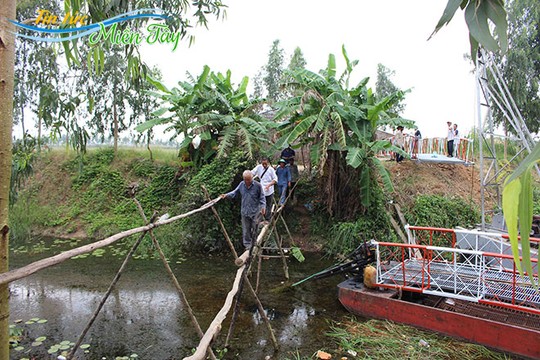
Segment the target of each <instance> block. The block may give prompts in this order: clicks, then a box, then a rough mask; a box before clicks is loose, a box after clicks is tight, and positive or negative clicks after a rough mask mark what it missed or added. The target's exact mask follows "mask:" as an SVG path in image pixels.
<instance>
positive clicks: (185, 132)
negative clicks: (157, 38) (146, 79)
mask: <svg viewBox="0 0 540 360" xmlns="http://www.w3.org/2000/svg"><path fill="white" fill-rule="evenodd" d="M189 77H190V81H180V82H179V85H180V88H172V89H167V87H165V85H164V84H162V83H161V82H159V81H156V80H155V79H150V81H152V83H153V84H154V85H155V87H156V88H157V89H158V90H160V92H161V95H160V98H161V99H162V100H163V106H162V108H161V109H159V110H157V111H155V112H154V115H155V118H154V119H152V120H149V121H147V122H146V123H143V124H141V125H139V126H137V128H136V129H137V130H138V131H140V132H143V131H146V130H147V129H150V128H152V127H153V126H156V125H161V124H167V125H169V127H168V128H167V131H173V132H174V133H175V136H179V137H181V138H182V140H183V141H182V143H181V144H180V152H181V154H184V155H185V156H186V158H187V159H186V160H190V162H191V163H193V164H194V165H195V166H199V165H201V164H202V163H206V162H209V161H210V160H211V159H212V158H213V157H215V156H217V157H221V156H227V155H228V154H229V152H230V150H231V149H232V148H233V147H235V146H236V147H242V148H243V149H244V150H245V152H246V155H247V157H249V158H253V157H254V155H255V153H256V152H257V151H258V150H259V149H260V148H261V145H262V144H264V143H265V142H267V140H266V134H267V132H268V129H267V125H269V124H268V121H266V120H265V119H264V118H263V117H262V116H260V115H259V114H258V113H257V111H256V110H257V109H258V105H259V104H260V102H261V100H260V99H252V100H249V99H248V96H247V93H246V89H247V86H248V78H247V77H244V78H243V79H242V81H241V82H240V84H239V85H238V86H235V85H234V84H233V83H232V82H231V72H230V70H229V71H227V72H226V73H225V74H222V73H219V72H218V73H214V72H212V71H211V70H210V68H209V67H208V66H205V67H204V69H203V71H202V73H201V74H200V75H199V76H198V77H197V78H196V79H195V78H193V77H192V76H191V75H190V76H189ZM194 143H197V145H194Z"/></svg>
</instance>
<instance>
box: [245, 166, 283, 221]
mask: <svg viewBox="0 0 540 360" xmlns="http://www.w3.org/2000/svg"><path fill="white" fill-rule="evenodd" d="M251 173H252V174H253V178H259V181H260V183H261V185H262V187H263V192H264V197H265V198H266V214H265V219H266V220H267V221H270V218H271V216H272V203H273V198H274V185H275V184H277V181H278V178H277V175H276V171H275V170H274V168H273V167H271V166H270V161H269V160H268V158H267V157H263V158H262V159H261V163H260V164H259V165H257V166H255V168H254V169H253V170H251Z"/></svg>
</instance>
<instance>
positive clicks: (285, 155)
mask: <svg viewBox="0 0 540 360" xmlns="http://www.w3.org/2000/svg"><path fill="white" fill-rule="evenodd" d="M295 154H296V152H295V151H294V150H293V149H291V147H290V146H287V147H286V148H285V149H283V151H282V152H281V158H282V159H283V160H285V161H289V159H290V158H292V157H294V156H295Z"/></svg>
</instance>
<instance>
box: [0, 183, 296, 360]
mask: <svg viewBox="0 0 540 360" xmlns="http://www.w3.org/2000/svg"><path fill="white" fill-rule="evenodd" d="M297 184H298V182H297ZM202 190H203V192H204V194H205V196H206V198H207V200H208V202H207V203H205V204H204V205H202V206H201V207H199V208H197V209H194V210H191V211H189V212H186V213H184V214H180V215H176V216H173V217H170V218H169V217H168V216H161V217H158V214H157V212H154V214H153V215H152V217H151V218H150V219H149V220H148V218H147V217H146V214H145V212H144V210H143V208H142V206H141V204H140V202H139V201H138V200H137V199H136V197H135V194H134V193H132V194H131V195H132V198H133V201H134V202H135V204H136V205H137V209H138V211H139V213H140V216H141V218H142V219H143V220H144V222H145V223H146V225H144V226H140V227H137V228H133V229H130V230H126V231H122V232H120V233H117V234H115V235H112V236H110V237H108V238H105V239H103V240H100V241H96V242H94V243H91V244H88V245H84V246H81V247H78V248H75V249H71V250H68V251H65V252H62V253H60V254H57V255H54V256H52V257H48V258H45V259H42V260H39V261H36V262H33V263H31V264H29V265H26V266H23V267H21V268H18V269H14V270H11V271H9V272H5V273H2V274H0V284H8V283H10V282H13V281H16V280H20V279H23V278H25V277H27V276H30V275H32V274H34V273H36V272H38V271H40V270H43V269H46V268H48V267H51V266H54V265H57V264H60V263H62V262H64V261H66V260H69V259H71V258H73V257H75V256H77V255H81V254H86V253H89V252H92V251H94V250H96V249H99V248H103V247H106V246H109V245H111V244H113V243H115V242H117V241H119V240H122V239H124V238H126V237H129V236H132V235H135V234H139V236H138V237H137V239H136V241H135V242H134V243H133V245H132V247H131V249H130V250H129V252H128V254H127V255H126V257H125V259H124V261H123V262H122V264H121V266H120V268H119V269H118V271H117V273H116V275H115V276H114V278H113V280H112V281H111V284H110V285H109V288H108V289H107V291H106V292H105V294H104V295H103V297H102V299H101V301H100V303H99V305H98V306H97V308H96V309H95V311H94V312H93V314H92V316H91V317H90V319H89V321H88V323H87V324H86V326H85V328H84V330H83V331H82V332H81V334H80V335H79V337H78V339H77V341H76V343H75V345H74V347H73V349H72V350H71V352H70V353H69V354H68V356H67V359H73V358H74V356H75V353H76V352H77V350H78V349H79V347H80V345H81V344H82V342H83V340H84V338H85V336H86V334H87V332H88V330H90V328H91V327H92V324H93V323H94V321H95V319H96V318H97V316H98V315H99V313H100V311H101V309H102V308H103V306H104V305H105V302H106V301H107V299H108V297H109V295H110V294H111V292H112V291H113V289H114V288H115V286H116V284H117V283H118V280H119V279H120V277H121V275H122V273H123V271H124V270H125V268H126V265H127V263H128V262H129V260H130V259H131V258H132V257H133V254H134V253H135V251H136V250H137V248H138V246H139V245H140V243H141V242H142V240H143V239H144V237H145V236H146V235H147V234H148V235H149V237H150V239H151V240H152V244H153V245H154V248H155V250H156V251H157V253H158V255H159V257H160V259H161V261H162V262H163V266H164V267H165V270H166V271H167V274H168V275H169V277H170V279H171V281H172V283H173V285H174V287H175V289H176V291H177V293H178V295H179V298H180V300H181V301H182V302H183V304H184V306H185V309H186V311H187V313H188V315H189V317H190V319H191V322H192V324H193V327H194V328H195V330H196V332H197V334H198V335H199V338H200V342H199V345H198V346H197V349H196V350H195V352H194V353H193V354H192V355H191V356H189V357H185V358H184V359H185V360H202V359H205V358H207V357H209V358H210V359H216V356H215V355H214V352H213V351H212V348H211V345H212V343H213V341H214V340H215V339H216V338H217V336H218V334H219V333H220V331H221V328H222V324H223V321H224V320H225V319H226V317H227V315H228V313H229V312H230V311H231V308H233V309H234V310H233V314H232V318H231V323H230V326H229V331H228V333H227V338H226V340H225V347H227V346H228V343H229V339H230V338H231V336H232V333H233V331H234V324H235V320H236V318H237V316H238V313H239V309H240V308H239V302H240V297H241V294H242V291H243V288H244V286H246V287H247V289H248V291H249V293H250V294H251V295H252V297H253V299H254V300H255V302H256V304H257V308H258V311H259V314H260V316H261V318H262V319H263V321H264V323H265V325H266V328H267V330H268V334H269V338H270V340H271V341H272V344H273V346H274V349H275V350H277V349H278V343H277V340H276V338H275V335H274V331H273V329H272V327H271V325H270V321H269V319H268V317H267V316H266V313H265V312H264V308H263V305H262V303H261V301H260V300H259V297H258V295H257V292H258V288H259V278H260V270H261V259H262V249H263V247H264V244H265V243H266V241H267V240H268V239H269V238H270V236H271V235H272V234H274V236H275V238H276V245H277V250H278V251H279V254H280V255H279V257H280V258H281V259H282V261H283V271H284V275H285V278H286V279H289V272H288V267H287V259H286V255H285V251H284V249H283V247H282V245H283V238H282V237H281V236H280V234H279V233H278V231H277V228H276V225H277V223H278V221H281V222H282V223H283V225H284V226H285V229H286V231H287V233H288V235H289V237H291V235H290V232H289V229H288V227H287V224H286V222H285V220H284V219H283V216H282V214H281V213H282V211H283V209H284V207H285V204H286V203H287V200H288V199H289V198H288V197H287V199H286V201H285V203H284V204H283V205H281V206H277V205H276V204H274V206H273V210H272V219H271V221H270V222H267V223H264V225H263V226H262V228H261V229H260V232H259V233H258V236H257V239H256V241H255V242H254V244H253V245H252V247H251V249H250V250H248V251H245V252H244V253H242V254H241V255H240V256H238V254H237V253H236V251H235V248H234V245H233V242H232V240H231V239H230V237H229V235H228V233H227V230H226V229H225V226H224V225H223V222H222V221H221V218H220V216H219V214H218V212H217V210H216V209H215V208H214V206H215V205H216V204H217V203H218V202H219V201H220V200H221V198H219V197H218V198H216V199H213V200H211V199H210V196H209V194H208V191H207V190H206V188H205V187H204V186H203V187H202ZM293 190H294V188H293ZM291 193H292V191H291ZM207 209H211V211H212V213H213V215H214V217H215V218H216V220H217V221H218V223H219V225H220V228H221V231H222V233H223V236H224V237H225V240H226V241H227V244H228V246H229V247H230V249H231V253H232V254H233V256H234V259H235V264H236V265H237V266H238V270H237V271H236V276H235V278H234V282H233V285H232V288H231V290H230V291H229V292H228V294H227V297H226V299H225V302H224V305H223V307H222V308H221V310H220V311H219V312H218V313H217V315H216V316H215V318H214V320H213V321H212V323H211V324H210V325H209V327H208V329H207V330H206V332H203V331H202V329H201V327H200V325H199V322H198V321H197V318H196V317H195V314H194V312H193V309H192V308H191V306H190V305H189V301H188V299H187V297H186V295H185V293H184V291H183V289H182V287H181V285H180V283H179V281H178V279H177V278H176V276H175V275H174V273H173V271H172V269H171V267H170V266H169V263H168V261H167V259H166V258H165V254H164V253H163V251H162V250H161V247H160V245H159V242H158V240H157V238H156V236H155V234H154V231H153V229H155V228H157V227H160V226H163V225H167V224H170V223H173V222H175V221H177V220H180V219H183V218H187V217H189V216H192V215H194V214H197V213H199V212H202V211H205V210H207ZM291 240H292V238H291ZM254 258H258V267H257V275H256V286H255V287H253V285H252V284H251V281H250V279H249V278H248V274H249V273H250V270H251V266H252V263H253V261H252V260H253V259H254Z"/></svg>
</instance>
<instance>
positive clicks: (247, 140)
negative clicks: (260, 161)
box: [237, 125, 254, 159]
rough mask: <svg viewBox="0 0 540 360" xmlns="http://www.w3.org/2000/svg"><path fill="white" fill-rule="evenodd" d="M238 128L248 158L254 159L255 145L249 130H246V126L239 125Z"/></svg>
mask: <svg viewBox="0 0 540 360" xmlns="http://www.w3.org/2000/svg"><path fill="white" fill-rule="evenodd" d="M237 127H238V135H239V137H240V139H241V143H240V145H241V146H242V147H244V149H245V150H246V153H247V156H248V158H249V159H253V157H254V156H253V148H254V143H253V139H252V135H251V133H250V132H249V130H248V129H246V128H245V127H244V126H242V125H238V126H237Z"/></svg>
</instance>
